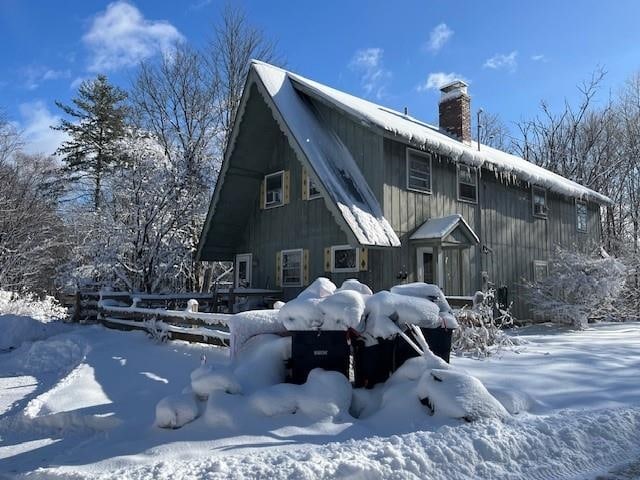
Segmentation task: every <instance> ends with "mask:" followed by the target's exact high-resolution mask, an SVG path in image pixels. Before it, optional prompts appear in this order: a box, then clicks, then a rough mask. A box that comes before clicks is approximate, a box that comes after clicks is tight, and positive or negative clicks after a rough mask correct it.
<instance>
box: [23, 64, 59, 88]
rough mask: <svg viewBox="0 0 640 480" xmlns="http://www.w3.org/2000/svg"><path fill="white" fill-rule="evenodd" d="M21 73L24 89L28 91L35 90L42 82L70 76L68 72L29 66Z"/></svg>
mask: <svg viewBox="0 0 640 480" xmlns="http://www.w3.org/2000/svg"><path fill="white" fill-rule="evenodd" d="M22 73H23V75H24V77H25V84H24V87H25V88H27V89H28V90H35V89H36V88H38V87H39V86H40V84H41V83H42V82H46V81H49V80H58V79H60V78H69V77H70V76H71V72H70V71H69V70H56V69H53V68H49V67H47V66H45V65H29V66H28V67H25V68H24V69H23V70H22Z"/></svg>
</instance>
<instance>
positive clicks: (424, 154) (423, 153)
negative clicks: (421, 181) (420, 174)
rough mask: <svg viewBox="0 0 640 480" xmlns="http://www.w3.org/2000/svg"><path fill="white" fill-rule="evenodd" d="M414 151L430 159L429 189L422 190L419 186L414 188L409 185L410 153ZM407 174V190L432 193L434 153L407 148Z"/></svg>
mask: <svg viewBox="0 0 640 480" xmlns="http://www.w3.org/2000/svg"><path fill="white" fill-rule="evenodd" d="M410 152H413V153H416V154H418V156H420V157H425V158H427V159H428V160H429V190H428V191H427V190H420V189H419V188H414V187H410V186H409V153H410ZM404 166H405V174H406V175H405V176H406V184H407V190H411V191H412V192H419V193H426V194H428V195H431V193H432V192H433V155H431V154H430V153H427V152H423V151H422V150H416V149H415V148H407V149H406V152H405V163H404Z"/></svg>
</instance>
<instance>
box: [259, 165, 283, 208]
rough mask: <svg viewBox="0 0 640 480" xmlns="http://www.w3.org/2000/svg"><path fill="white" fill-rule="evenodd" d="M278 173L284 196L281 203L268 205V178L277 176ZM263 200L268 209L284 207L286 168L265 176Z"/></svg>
mask: <svg viewBox="0 0 640 480" xmlns="http://www.w3.org/2000/svg"><path fill="white" fill-rule="evenodd" d="M276 175H280V184H281V185H282V198H281V199H280V203H278V204H273V205H268V204H267V179H268V178H270V177H275V176H276ZM262 201H263V202H264V208H265V210H268V209H270V208H278V207H282V206H283V205H284V170H280V171H278V172H273V173H269V174H267V175H265V176H264V198H263V199H262Z"/></svg>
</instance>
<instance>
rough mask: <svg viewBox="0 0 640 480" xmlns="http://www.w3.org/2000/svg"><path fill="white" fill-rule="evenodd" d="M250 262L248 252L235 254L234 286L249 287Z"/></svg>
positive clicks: (250, 257) (250, 258) (250, 256)
mask: <svg viewBox="0 0 640 480" xmlns="http://www.w3.org/2000/svg"><path fill="white" fill-rule="evenodd" d="M251 263H252V255H251V254H250V253H241V254H239V255H236V268H235V269H236V287H243V288H250V287H251Z"/></svg>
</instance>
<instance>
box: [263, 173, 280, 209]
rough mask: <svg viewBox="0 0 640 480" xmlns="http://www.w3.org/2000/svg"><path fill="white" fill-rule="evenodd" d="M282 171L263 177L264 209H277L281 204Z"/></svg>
mask: <svg viewBox="0 0 640 480" xmlns="http://www.w3.org/2000/svg"><path fill="white" fill-rule="evenodd" d="M283 176H284V171H280V172H276V173H270V174H269V175H266V176H265V177H264V182H265V189H264V205H265V208H272V207H279V206H280V205H282V204H283V195H282V190H283V189H282V186H283V183H284V182H283V180H282V178H283Z"/></svg>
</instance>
